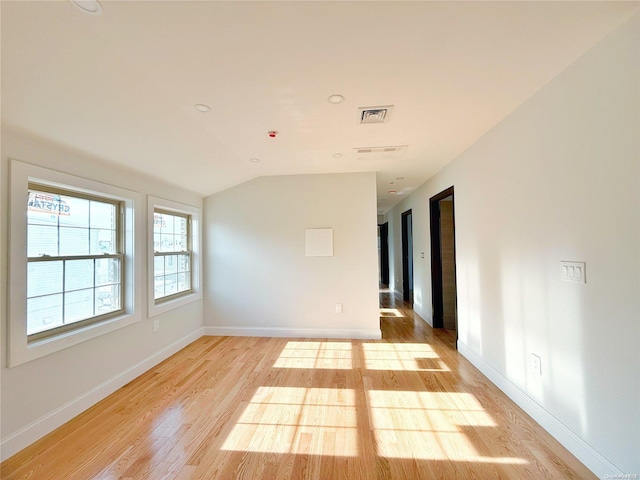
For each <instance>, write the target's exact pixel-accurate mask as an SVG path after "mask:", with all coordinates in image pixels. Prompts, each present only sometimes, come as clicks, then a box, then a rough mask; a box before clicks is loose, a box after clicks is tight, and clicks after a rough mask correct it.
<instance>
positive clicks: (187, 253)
mask: <svg viewBox="0 0 640 480" xmlns="http://www.w3.org/2000/svg"><path fill="white" fill-rule="evenodd" d="M147 199H148V200H147V201H148V203H147V216H148V219H149V221H148V223H147V232H148V238H149V250H148V256H147V258H148V279H149V280H148V290H147V291H148V316H149V317H154V316H156V315H159V314H161V313H164V312H167V311H169V310H173V309H174V308H178V307H181V306H183V305H187V304H189V303H192V302H194V301H196V300H200V299H202V289H201V285H202V281H201V278H200V275H201V274H200V272H201V268H200V263H201V256H200V244H201V240H200V208H198V207H194V206H191V205H185V204H183V203H178V202H174V201H171V200H166V199H164V198H158V197H152V196H151V195H149V196H148V197H147Z"/></svg>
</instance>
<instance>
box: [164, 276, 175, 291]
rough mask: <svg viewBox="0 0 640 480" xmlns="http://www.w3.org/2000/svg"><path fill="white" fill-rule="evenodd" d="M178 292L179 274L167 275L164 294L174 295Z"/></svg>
mask: <svg viewBox="0 0 640 480" xmlns="http://www.w3.org/2000/svg"><path fill="white" fill-rule="evenodd" d="M177 292H178V275H177V274H173V275H165V277H164V294H165V295H172V294H174V293H177Z"/></svg>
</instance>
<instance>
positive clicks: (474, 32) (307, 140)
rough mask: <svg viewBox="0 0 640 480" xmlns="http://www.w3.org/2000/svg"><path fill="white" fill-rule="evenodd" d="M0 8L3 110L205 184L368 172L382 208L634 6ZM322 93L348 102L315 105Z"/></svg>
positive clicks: (117, 158)
mask: <svg viewBox="0 0 640 480" xmlns="http://www.w3.org/2000/svg"><path fill="white" fill-rule="evenodd" d="M1 9H2V10H1V21H2V57H1V60H2V90H1V93H2V98H1V100H2V121H3V123H4V124H6V125H10V126H12V127H14V128H18V129H20V130H24V131H27V132H29V133H32V134H34V135H37V136H39V137H43V138H46V139H49V140H52V141H55V142H58V143H61V144H63V145H68V146H71V147H73V148H76V149H78V150H81V151H84V152H87V153H89V154H91V155H95V156H97V157H100V158H103V159H105V160H107V161H111V162H114V163H117V164H122V165H126V166H128V167H130V168H134V169H136V170H139V171H141V172H144V173H145V174H147V175H151V176H154V177H158V178H161V179H163V180H165V181H170V182H172V183H175V184H177V185H180V186H182V187H185V188H187V189H189V190H192V191H195V192H198V193H200V194H202V195H209V194H213V193H215V192H218V191H221V190H223V189H226V188H229V187H231V186H234V185H237V184H239V183H242V182H244V181H247V180H250V179H252V178H254V177H257V176H261V175H289V174H306V173H337V172H362V171H375V172H377V178H378V212H379V213H381V212H385V211H387V210H388V209H389V208H390V207H391V206H393V205H394V204H395V203H397V202H398V201H400V200H401V199H402V198H403V195H406V194H408V193H410V192H411V191H412V190H413V188H415V187H417V186H418V185H419V184H420V183H422V182H424V181H425V180H426V179H427V178H428V177H429V176H431V175H433V174H434V173H435V172H436V171H438V170H439V169H441V168H442V167H443V166H444V165H445V164H446V163H448V162H449V161H451V160H452V159H454V158H455V157H456V156H458V155H459V154H460V153H462V152H463V151H464V150H465V149H466V148H468V147H469V146H470V145H471V144H472V143H474V142H475V141H476V140H477V139H478V138H480V137H481V136H482V135H483V134H484V133H485V132H487V131H488V130H489V129H491V128H492V127H493V126H495V125H496V124H497V123H498V122H500V120H502V119H503V118H504V117H505V116H506V115H508V114H509V113H510V112H512V111H513V110H514V109H515V108H517V107H518V106H519V105H520V104H521V103H522V102H524V101H525V100H526V99H527V98H529V97H530V96H531V95H533V94H534V93H535V92H536V91H537V90H539V89H540V88H541V87H542V86H544V85H545V84H546V83H547V82H549V81H550V80H551V79H552V78H553V77H555V76H556V75H558V74H559V73H560V72H561V71H562V70H563V69H564V68H566V67H567V66H568V65H569V64H571V63H572V62H573V61H574V60H575V59H576V58H577V57H579V56H580V55H581V54H583V53H585V52H586V51H587V50H588V49H589V48H591V47H592V46H593V45H594V44H596V43H597V42H598V41H599V40H601V39H602V38H603V37H604V36H605V35H606V34H607V33H609V32H610V31H612V30H613V29H615V28H616V27H617V26H619V25H620V24H621V23H623V22H624V21H625V20H626V19H627V18H628V17H629V16H631V15H632V14H633V13H634V12H635V11H638V3H637V2H447V1H445V2H397V1H393V2H375V1H371V2H368V1H365V2H306V1H305V2H302V1H301V2H267V1H265V2H213V1H211V2H210V1H194V2H187V1H169V2H160V1H158V2H154V1H142V2H137V1H119V2H112V1H106V0H103V1H102V14H101V15H88V14H86V13H83V12H81V11H80V10H79V9H78V8H76V7H75V6H74V5H73V4H72V3H71V2H68V1H43V2H36V1H16V2H12V1H2V2H1ZM332 94H339V95H341V96H343V97H344V101H343V102H341V103H338V104H333V103H331V102H329V101H328V97H329V96H330V95H332ZM196 104H205V105H207V106H209V107H210V108H211V110H210V111H208V112H200V111H198V110H196V109H195V108H194V105H196ZM387 105H392V106H393V109H392V110H391V111H390V114H389V115H388V119H387V121H386V122H385V123H377V124H360V122H359V110H358V109H359V108H360V107H377V106H387ZM272 130H274V131H277V132H278V133H277V135H276V137H275V138H271V137H269V136H268V132H269V131H272ZM400 146H402V147H404V148H401V149H397V150H387V151H385V149H382V150H381V151H379V150H375V149H374V150H372V151H371V152H364V153H362V152H361V153H360V154H358V153H357V150H358V149H360V150H368V149H370V148H371V147H376V148H377V147H400ZM251 159H253V161H252V160H251ZM256 160H259V161H256ZM391 182H393V183H391ZM390 190H392V191H395V193H388V192H389V191H390Z"/></svg>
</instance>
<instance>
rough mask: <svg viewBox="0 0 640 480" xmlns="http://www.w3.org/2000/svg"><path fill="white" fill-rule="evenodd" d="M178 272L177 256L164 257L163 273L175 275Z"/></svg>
mask: <svg viewBox="0 0 640 480" xmlns="http://www.w3.org/2000/svg"><path fill="white" fill-rule="evenodd" d="M177 271H178V256H177V255H165V257H164V273H165V274H168V273H176V272H177Z"/></svg>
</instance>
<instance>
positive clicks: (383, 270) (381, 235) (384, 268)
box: [378, 222, 389, 288]
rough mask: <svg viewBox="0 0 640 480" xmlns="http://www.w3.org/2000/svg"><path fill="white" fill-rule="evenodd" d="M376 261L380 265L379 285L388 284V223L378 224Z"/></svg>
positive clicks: (384, 285)
mask: <svg viewBox="0 0 640 480" xmlns="http://www.w3.org/2000/svg"><path fill="white" fill-rule="evenodd" d="M378 257H379V258H378V261H379V265H380V285H381V286H383V287H385V288H386V287H388V286H389V223H388V222H385V223H383V224H382V225H378Z"/></svg>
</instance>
